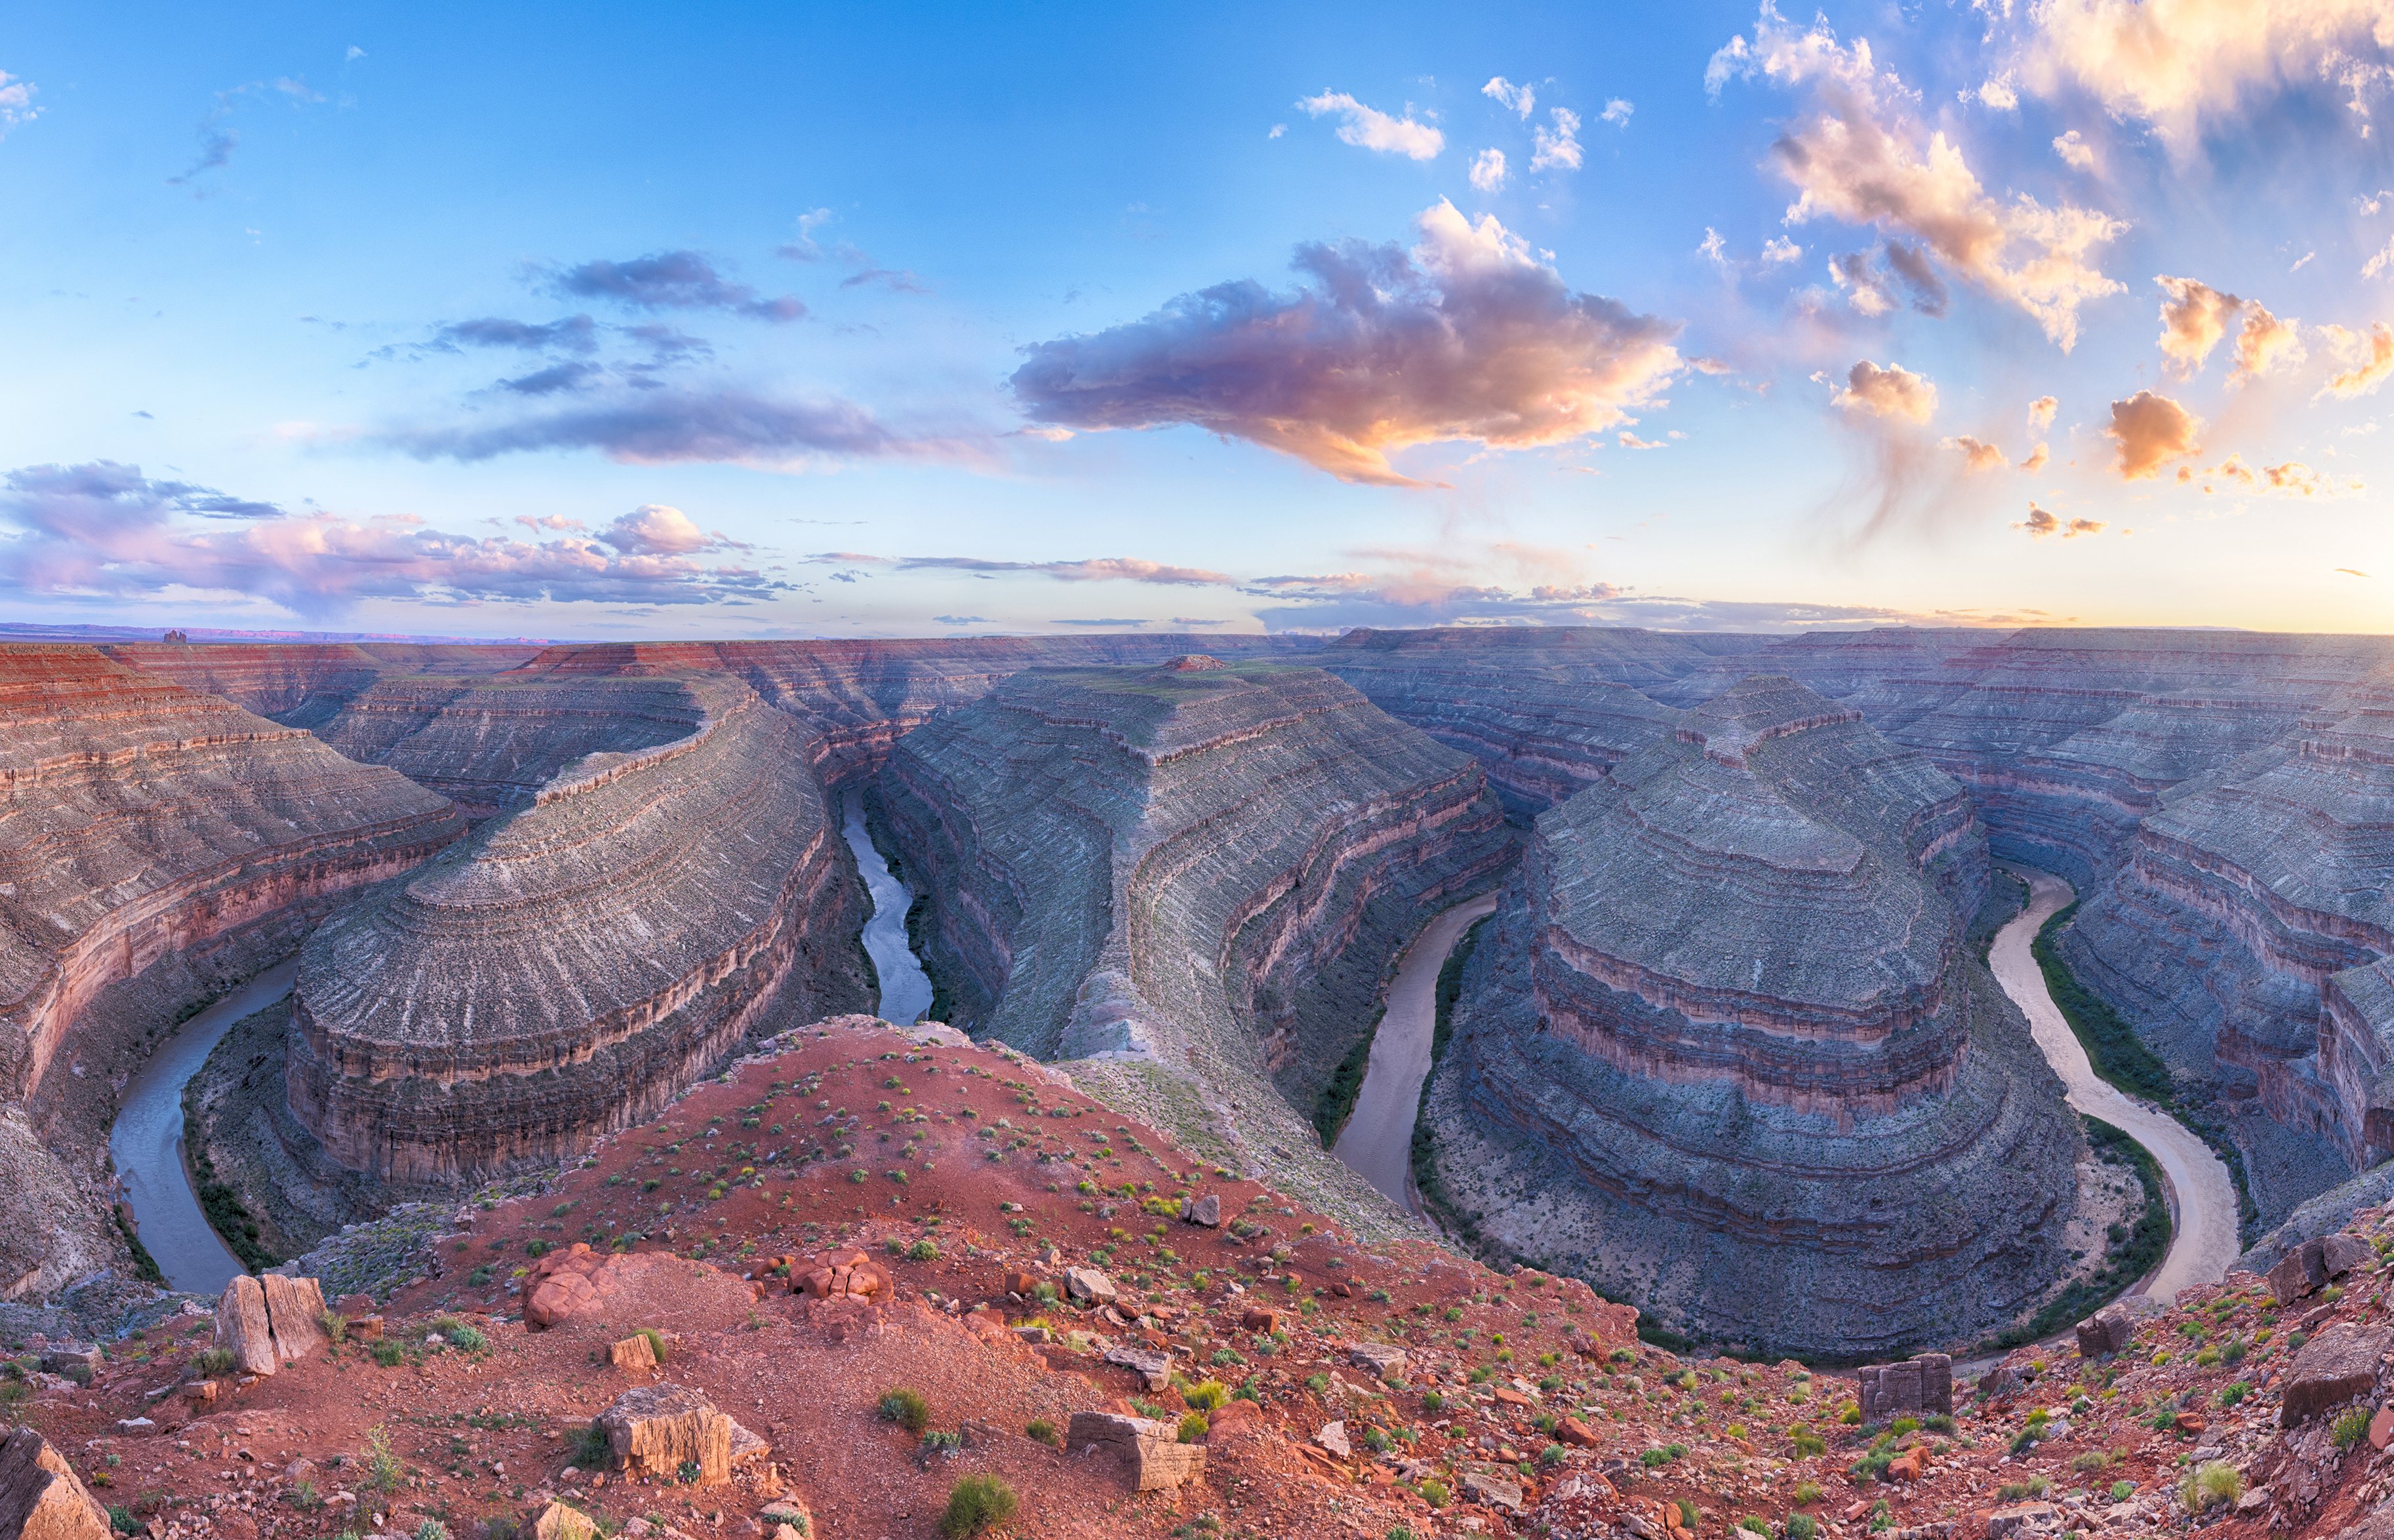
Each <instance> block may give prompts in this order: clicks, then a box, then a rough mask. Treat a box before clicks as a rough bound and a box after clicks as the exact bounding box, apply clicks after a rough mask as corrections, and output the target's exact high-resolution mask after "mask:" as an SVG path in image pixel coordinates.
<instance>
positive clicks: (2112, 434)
mask: <svg viewBox="0 0 2394 1540" xmlns="http://www.w3.org/2000/svg"><path fill="white" fill-rule="evenodd" d="M2202 430H2203V421H2202V419H2201V418H2199V417H2197V416H2195V415H2194V414H2192V413H2190V412H2189V411H2188V410H2187V409H2186V408H2185V407H2183V406H2180V405H2179V404H2178V403H2177V402H2176V401H2172V400H2170V399H2169V398H2168V397H2167V396H2163V395H2156V394H2155V393H2154V392H2152V391H2151V390H2139V391H2138V392H2137V393H2136V394H2135V395H2133V396H2131V397H2129V398H2128V399H2127V400H2126V401H2113V402H2112V403H2111V424H2110V425H2109V426H2108V427H2106V428H2104V429H2103V432H2104V435H2105V436H2106V437H2107V438H2109V439H2111V441H2112V442H2113V443H2114V444H2116V445H2117V446H2118V447H2119V452H2120V457H2119V460H2118V462H2117V469H2118V470H2119V472H2120V479H2121V480H2124V481H2139V480H2151V478H2153V477H2154V476H2156V475H2159V474H2160V472H2161V467H2163V466H2164V465H2166V464H2167V463H2168V462H2170V461H2172V460H2175V459H2177V458H2178V457H2179V456H2181V455H2186V454H2194V453H2195V452H2196V451H2197V449H2198V448H2199V447H2200V446H2199V445H2198V444H2197V443H2196V441H2195V435H2196V434H2198V433H2200V432H2201V431H2202Z"/></svg>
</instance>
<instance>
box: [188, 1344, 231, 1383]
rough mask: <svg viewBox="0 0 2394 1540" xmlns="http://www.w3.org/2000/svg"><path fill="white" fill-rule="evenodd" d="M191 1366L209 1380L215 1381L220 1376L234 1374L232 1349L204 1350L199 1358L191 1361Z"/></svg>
mask: <svg viewBox="0 0 2394 1540" xmlns="http://www.w3.org/2000/svg"><path fill="white" fill-rule="evenodd" d="M191 1366H192V1367H193V1368H195V1369H197V1370H198V1371H199V1372H200V1374H201V1375H203V1376H204V1377H205V1378H209V1379H214V1378H215V1377H216V1376H217V1375H227V1374H230V1373H231V1372H232V1349H230V1348H209V1349H205V1350H204V1351H203V1352H202V1353H201V1354H200V1356H199V1357H197V1358H195V1359H193V1360H191Z"/></svg>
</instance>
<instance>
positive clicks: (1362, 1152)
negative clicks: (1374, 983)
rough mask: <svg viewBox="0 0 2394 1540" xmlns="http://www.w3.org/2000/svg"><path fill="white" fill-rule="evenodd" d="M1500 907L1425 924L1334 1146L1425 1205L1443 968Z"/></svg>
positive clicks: (1395, 1192)
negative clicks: (1429, 1090)
mask: <svg viewBox="0 0 2394 1540" xmlns="http://www.w3.org/2000/svg"><path fill="white" fill-rule="evenodd" d="M1495 912H1496V895H1495V894H1493V893H1488V894H1484V895H1482V896H1481V897H1480V898H1476V899H1473V900H1472V901H1471V902H1468V903H1460V904H1457V905H1455V906H1454V907H1453V908H1452V909H1449V910H1447V911H1445V912H1444V913H1442V914H1440V915H1439V916H1438V917H1437V918H1436V919H1434V920H1432V921H1430V922H1429V924H1428V925H1427V926H1425V927H1423V928H1422V933H1421V935H1420V936H1418V937H1417V938H1415V939H1414V944H1413V945H1412V946H1410V947H1408V948H1406V949H1405V954H1404V958H1403V960H1402V961H1401V962H1400V963H1398V964H1397V979H1396V982H1394V983H1392V984H1390V985H1389V986H1388V1012H1387V1014H1386V1015H1384V1016H1382V1017H1381V1018H1380V1030H1379V1033H1377V1035H1375V1037H1374V1038H1373V1039H1372V1059H1371V1062H1370V1063H1369V1064H1368V1065H1366V1066H1365V1068H1364V1071H1363V1088H1362V1089H1361V1091H1360V1092H1358V1093H1356V1097H1355V1112H1354V1115H1353V1116H1351V1117H1349V1118H1348V1120H1347V1126H1346V1128H1345V1129H1343V1130H1342V1131H1341V1132H1340V1133H1339V1135H1338V1143H1337V1144H1336V1146H1335V1147H1334V1148H1333V1149H1332V1151H1331V1153H1332V1154H1334V1155H1336V1156H1337V1157H1338V1158H1339V1159H1340V1160H1342V1161H1345V1162H1346V1163H1347V1164H1348V1165H1350V1166H1352V1167H1353V1168H1354V1169H1355V1170H1356V1171H1358V1172H1360V1173H1361V1175H1362V1178H1363V1179H1364V1180H1365V1181H1368V1182H1370V1183H1371V1184H1372V1185H1373V1186H1374V1187H1376V1188H1378V1189H1379V1190H1380V1191H1382V1192H1384V1193H1386V1194H1387V1195H1388V1196H1389V1197H1390V1198H1393V1199H1395V1200H1396V1201H1397V1202H1398V1203H1399V1204H1402V1205H1403V1207H1404V1210H1405V1212H1406V1213H1408V1214H1414V1215H1419V1214H1420V1213H1421V1211H1422V1207H1421V1194H1419V1193H1418V1192H1415V1191H1414V1182H1413V1149H1414V1113H1416V1112H1419V1111H1420V1110H1421V1088H1422V1082H1423V1081H1424V1080H1426V1079H1427V1078H1428V1076H1429V1045H1430V1036H1431V1034H1432V1033H1434V1032H1435V1031H1436V1029H1437V1026H1438V974H1439V970H1440V968H1442V967H1445V966H1446V959H1447V955H1448V954H1450V953H1452V952H1453V950H1454V943H1455V942H1457V941H1461V940H1462V939H1463V933H1464V932H1465V931H1467V930H1468V929H1470V928H1471V923H1472V922H1473V921H1474V920H1477V919H1479V918H1480V916H1481V915H1493V914H1494V913H1495Z"/></svg>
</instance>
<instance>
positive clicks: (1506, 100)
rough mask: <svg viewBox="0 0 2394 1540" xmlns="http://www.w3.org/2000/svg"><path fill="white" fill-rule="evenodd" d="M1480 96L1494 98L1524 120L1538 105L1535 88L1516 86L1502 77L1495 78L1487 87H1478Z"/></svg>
mask: <svg viewBox="0 0 2394 1540" xmlns="http://www.w3.org/2000/svg"><path fill="white" fill-rule="evenodd" d="M1480 95H1481V96H1483V97H1493V98H1495V99H1496V100H1497V101H1499V102H1501V103H1503V104H1504V105H1505V106H1506V107H1507V108H1509V109H1511V110H1512V111H1513V112H1519V114H1521V116H1522V118H1523V119H1525V120H1526V119H1527V118H1528V117H1529V115H1530V113H1531V112H1532V111H1534V110H1535V109H1536V107H1537V105H1538V93H1537V90H1536V88H1535V87H1533V86H1516V85H1514V84H1513V83H1512V82H1511V81H1509V80H1506V78H1505V77H1504V76H1503V75H1498V76H1496V77H1495V78H1493V80H1491V81H1489V83H1488V84H1487V85H1485V86H1481V87H1480Z"/></svg>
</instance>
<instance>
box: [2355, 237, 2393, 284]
mask: <svg viewBox="0 0 2394 1540" xmlns="http://www.w3.org/2000/svg"><path fill="white" fill-rule="evenodd" d="M2389 266H2394V237H2389V238H2388V239H2387V243H2386V249H2385V250H2383V251H2381V252H2379V253H2378V254H2377V255H2376V256H2374V257H2371V258H2370V259H2369V260H2368V261H2366V262H2364V263H2362V264H2361V277H2363V278H2374V277H2376V276H2377V275H2378V274H2379V273H2381V272H2384V271H2385V270H2387V267H2389Z"/></svg>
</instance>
